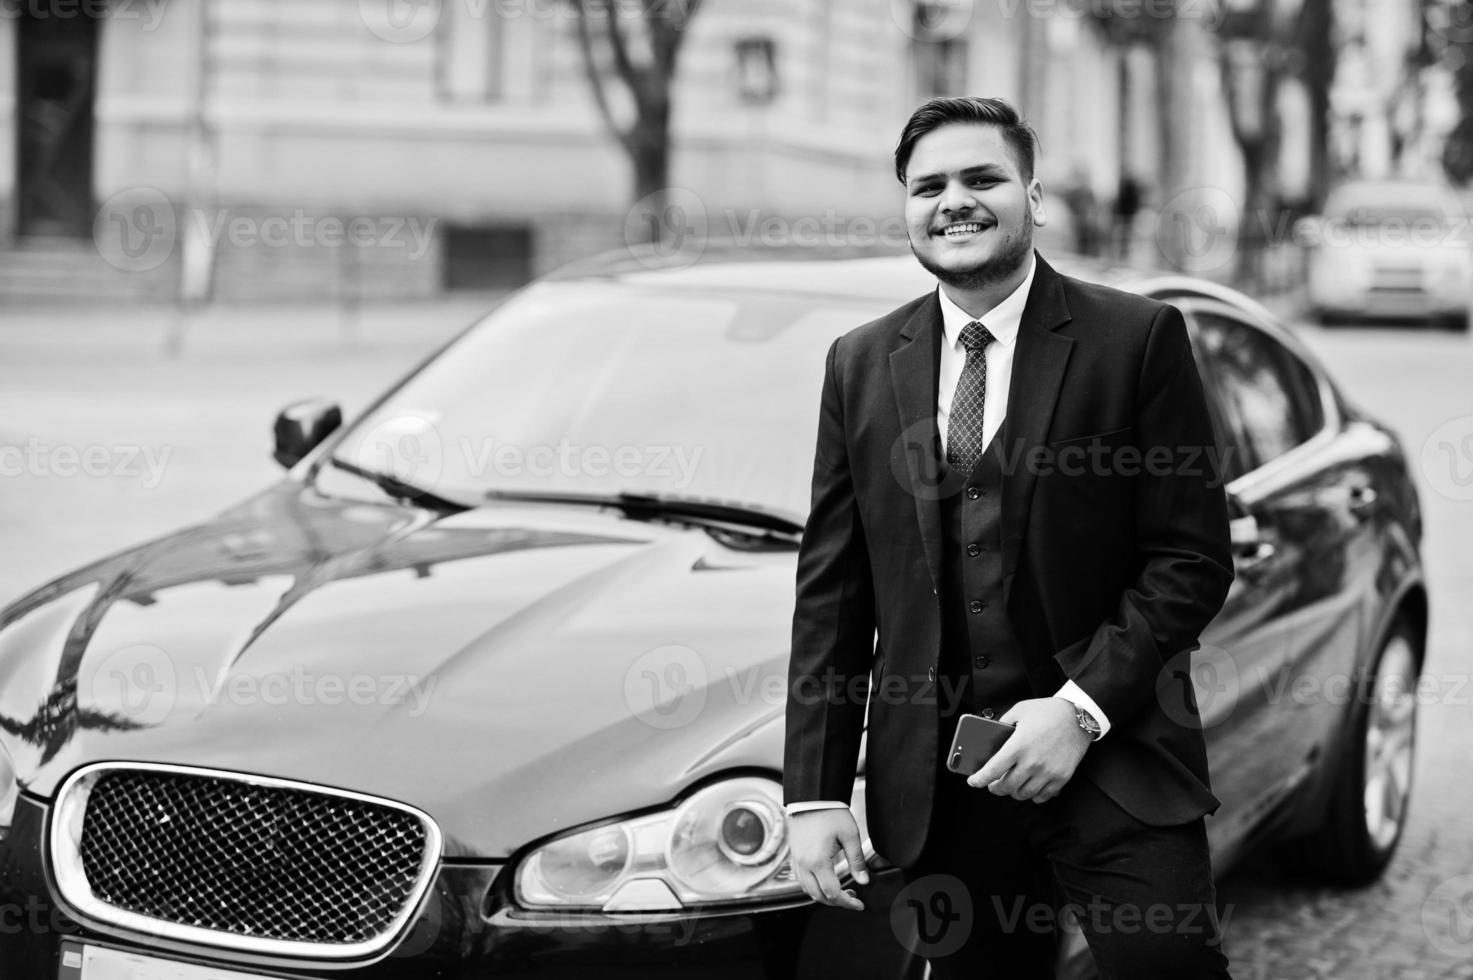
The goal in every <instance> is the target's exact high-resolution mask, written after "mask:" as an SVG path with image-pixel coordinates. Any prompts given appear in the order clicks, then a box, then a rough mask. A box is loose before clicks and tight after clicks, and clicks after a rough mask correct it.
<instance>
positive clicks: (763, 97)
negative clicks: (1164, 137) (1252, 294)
mask: <svg viewBox="0 0 1473 980" xmlns="http://www.w3.org/2000/svg"><path fill="white" fill-rule="evenodd" d="M648 2H653V3H669V4H677V3H681V2H683V0H648ZM614 3H615V7H616V8H618V9H626V10H627V9H633V10H637V8H638V6H639V5H638V4H637V3H625V2H620V0H614ZM1104 6H1105V7H1106V8H1108V6H1109V5H1108V4H1106V5H1104ZM1139 6H1140V5H1139V4H1136V5H1134V9H1137V10H1138V9H1139ZM9 7H10V8H13V9H11V15H10V16H5V17H0V129H4V130H5V131H6V135H5V137H4V138H3V140H0V227H3V228H4V229H5V231H6V232H7V236H6V239H5V240H6V241H7V242H8V243H9V244H8V246H7V250H6V253H5V255H4V256H3V257H0V258H3V260H0V297H3V296H11V297H15V296H22V297H32V298H34V297H35V296H37V295H42V294H46V293H47V292H56V293H61V294H64V295H77V294H79V293H80V294H90V295H101V296H114V297H117V298H128V297H135V298H167V297H172V296H174V295H176V294H177V293H178V292H179V290H180V288H181V283H182V286H183V288H184V290H185V291H186V292H188V293H190V294H192V295H210V296H213V297H217V298H226V299H231V298H258V297H259V298H284V297H352V296H366V297H374V296H396V297H412V296H424V295H431V294H435V293H438V292H440V291H442V290H447V289H462V288H465V289H498V288H504V287H508V286H513V285H517V284H520V283H521V282H524V281H526V280H527V279H528V278H529V277H531V276H533V275H535V274H538V273H541V272H543V271H546V270H547V269H549V268H551V267H554V266H556V265H558V264H561V263H563V262H565V261H568V260H570V259H574V258H578V257H581V256H585V255H588V254H590V253H593V252H596V251H600V250H603V249H605V248H609V247H613V246H617V245H619V244H620V243H622V242H623V241H624V237H623V236H624V225H625V218H626V215H627V214H628V213H629V208H630V205H631V204H632V201H631V200H630V198H631V190H630V188H631V178H630V176H629V172H630V171H629V166H628V164H627V162H626V160H625V158H624V156H623V154H622V152H621V150H620V148H619V147H618V145H617V144H616V142H615V141H614V140H613V139H612V138H611V136H610V135H609V134H608V133H607V132H606V129H605V126H604V124H603V122H602V120H601V118H600V117H599V115H598V113H597V111H596V108H595V105H594V102H593V101H592V99H591V97H590V93H589V88H588V82H587V79H586V78H585V77H584V70H583V65H582V61H581V55H580V52H579V48H578V45H577V41H576V34H575V21H574V19H573V15H572V14H571V10H570V6H569V3H568V0H151V2H150V0H132V2H127V0H112V2H111V3H110V4H107V3H103V2H102V0H97V2H95V3H93V2H88V0H79V2H78V3H59V2H55V0H51V2H47V0H15V2H12V3H11V4H10V5H9ZM1100 7H1101V5H1100V4H1076V3H1065V2H1062V0H1061V2H1058V3H1052V2H1047V0H1017V2H1003V0H999V2H995V3H993V2H989V3H981V2H977V3H971V2H965V0H961V2H958V0H936V2H920V0H781V2H779V0H706V2H705V4H704V5H703V7H702V8H701V9H700V11H699V14H698V16H697V17H696V18H695V20H694V25H693V27H692V29H691V31H690V35H689V37H688V38H687V39H686V41H685V44H684V47H683V49H682V54H681V61H680V73H679V77H678V80H677V88H676V102H675V105H676V110H675V119H674V127H673V128H674V156H673V169H672V183H673V184H674V185H676V186H677V187H678V188H681V190H680V191H679V192H678V197H677V200H678V201H681V202H684V204H685V205H686V206H687V210H690V209H691V208H698V209H699V214H697V215H695V216H694V217H696V218H698V219H699V221H700V222H701V223H702V224H703V225H704V230H705V232H706V234H708V235H711V236H713V237H732V238H736V239H737V240H739V241H740V240H756V241H774V240H777V241H780V240H784V239H785V238H786V239H796V240H799V241H800V242H801V241H806V240H812V239H813V238H814V236H815V235H817V236H821V237H823V238H824V239H835V238H836V239H837V240H838V241H839V242H840V243H843V242H846V241H851V240H858V239H874V238H884V237H886V236H889V237H892V238H894V237H895V236H899V241H900V242H901V243H903V240H904V239H903V230H901V229H900V226H899V225H898V224H897V223H896V219H897V215H898V213H899V210H900V195H899V187H898V185H897V184H896V183H895V178H894V176H893V173H892V167H891V164H890V159H891V151H892V149H893V146H894V142H895V138H896V135H897V134H898V132H899V128H900V126H901V124H902V123H903V121H904V119H905V118H906V116H907V115H908V114H909V112H910V111H911V110H912V109H913V108H914V107H915V105H916V104H917V103H919V102H920V101H922V100H924V99H926V98H928V97H930V96H933V95H938V94H963V93H982V94H992V95H1000V96H1003V97H1007V98H1010V99H1013V100H1015V101H1016V102H1017V103H1018V104H1020V105H1021V106H1022V107H1023V108H1024V110H1025V111H1026V112H1027V113H1028V114H1029V116H1030V117H1031V118H1032V121H1033V122H1034V124H1035V126H1036V127H1037V129H1038V131H1039V134H1040V137H1041V142H1042V151H1043V152H1042V157H1041V160H1040V176H1041V177H1042V179H1043V181H1044V185H1045V188H1046V190H1048V191H1050V192H1052V194H1051V197H1050V207H1051V217H1053V219H1054V220H1053V221H1052V222H1051V224H1050V228H1049V229H1048V232H1049V234H1050V235H1052V236H1054V237H1055V240H1062V241H1067V240H1068V239H1067V238H1066V237H1064V236H1066V235H1067V234H1068V228H1069V225H1070V220H1069V219H1070V215H1069V214H1068V209H1067V208H1066V207H1065V206H1064V201H1063V198H1062V196H1061V193H1060V192H1061V191H1062V190H1063V189H1065V187H1066V186H1067V185H1068V184H1069V183H1070V182H1071V181H1075V182H1077V181H1078V180H1079V179H1081V178H1080V175H1082V179H1083V180H1084V181H1086V182H1087V183H1088V185H1089V188H1090V190H1091V191H1092V194H1093V196H1094V197H1095V198H1096V199H1097V200H1098V201H1099V202H1100V207H1101V208H1102V209H1107V208H1108V206H1109V203H1110V201H1111V200H1112V199H1113V197H1114V195H1115V192H1116V188H1117V187H1118V186H1119V177H1120V175H1121V172H1122V170H1123V169H1129V170H1130V171H1131V172H1132V173H1133V174H1135V175H1136V176H1137V177H1139V178H1140V180H1141V182H1142V184H1143V185H1144V188H1145V196H1146V199H1147V201H1148V203H1149V202H1152V201H1153V199H1158V198H1159V196H1160V194H1161V190H1160V185H1161V181H1162V179H1163V178H1162V175H1161V174H1160V173H1159V172H1158V169H1159V159H1160V157H1161V146H1160V133H1161V132H1162V127H1161V126H1160V125H1159V112H1160V110H1159V105H1160V99H1159V92H1158V88H1159V86H1158V81H1159V78H1158V72H1159V71H1160V69H1159V67H1158V65H1157V63H1156V60H1155V58H1154V56H1153V55H1152V54H1151V52H1150V51H1149V50H1146V49H1144V48H1142V47H1140V46H1138V45H1137V46H1134V47H1129V46H1123V45H1120V44H1118V43H1116V44H1111V43H1109V42H1108V40H1107V31H1106V30H1105V29H1104V26H1103V25H1102V24H1101V22H1100V17H1099V15H1098V12H1097V13H1096V14H1095V15H1093V16H1091V15H1089V14H1087V13H1085V11H1088V10H1096V11H1098V8H1100ZM87 11H92V12H93V13H94V15H93V16H88V15H87ZM636 16H637V14H636ZM1209 29H1210V25H1200V24H1195V25H1191V26H1190V30H1191V31H1192V32H1193V37H1194V38H1195V39H1196V40H1195V41H1194V42H1193V43H1195V44H1197V45H1199V46H1205V45H1206V44H1207V34H1206V32H1207V30H1209ZM1202 50H1208V49H1207V48H1206V47H1202ZM1177 81H1178V83H1179V84H1180V85H1182V86H1185V89H1186V91H1187V95H1186V96H1184V97H1183V99H1182V100H1180V102H1179V105H1180V106H1182V107H1184V108H1182V109H1181V111H1180V112H1179V113H1178V115H1177V118H1176V119H1174V120H1173V121H1172V124H1173V125H1175V126H1177V127H1187V128H1191V129H1192V130H1193V133H1194V137H1195V138H1194V139H1192V140H1189V141H1188V142H1189V144H1190V145H1191V146H1192V147H1193V150H1192V158H1191V159H1190V160H1188V161H1186V163H1185V166H1186V167H1187V173H1188V175H1189V176H1190V177H1191V179H1193V180H1195V181H1196V182H1199V183H1211V184H1213V186H1223V184H1224V182H1229V186H1231V185H1230V181H1231V180H1232V173H1231V163H1230V162H1229V163H1225V162H1224V160H1225V156H1226V155H1225V152H1224V150H1225V147H1226V146H1227V145H1228V144H1227V143H1225V142H1224V141H1225V140H1227V139H1228V135H1227V134H1228V130H1227V129H1226V126H1225V124H1224V122H1223V118H1222V111H1221V108H1220V103H1221V99H1220V93H1219V92H1218V91H1217V88H1216V86H1217V84H1218V83H1217V76H1216V72H1215V69H1214V68H1213V67H1212V66H1211V65H1210V64H1207V65H1204V66H1202V67H1199V68H1193V69H1191V71H1190V72H1188V74H1187V77H1185V78H1182V79H1179V80H1177ZM6 86H9V89H8V90H7V89H6V88H5V87H6ZM615 108H616V110H617V109H618V108H619V107H618V105H617V104H616V106H615ZM1181 176H1182V175H1180V174H1178V175H1176V179H1177V181H1178V182H1179V181H1180V179H1181ZM692 202H694V203H692ZM1157 203H1159V202H1158V201H1157ZM687 217H690V215H687ZM354 229H356V230H357V232H360V233H361V235H358V236H357V237H356V238H355V233H354ZM803 236H807V238H804V237H803ZM355 240H356V241H357V242H358V244H352V241H355ZM1046 240H1047V239H1046ZM1147 258H1148V257H1147Z"/></svg>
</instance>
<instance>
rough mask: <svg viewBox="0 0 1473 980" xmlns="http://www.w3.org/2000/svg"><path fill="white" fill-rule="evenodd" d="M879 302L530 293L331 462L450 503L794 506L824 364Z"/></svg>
mask: <svg viewBox="0 0 1473 980" xmlns="http://www.w3.org/2000/svg"><path fill="white" fill-rule="evenodd" d="M885 309H886V304H885V303H884V302H883V301H874V302H872V303H868V304H857V303H848V302H845V301H842V300H837V299H836V300H834V301H833V302H822V303H815V301H814V300H813V298H812V297H808V296H801V295H786V294H781V293H774V294H771V295H753V294H750V293H722V292H720V291H714V292H708V291H701V292H696V291H688V290H673V289H665V290H656V289H648V288H639V287H631V286H623V285H616V284H607V283H600V282H589V283H584V282H577V283H558V284H548V285H544V286H540V287H537V288H534V289H532V290H529V291H527V292H526V293H524V294H522V295H521V296H520V297H518V298H517V299H515V300H513V301H510V302H508V303H507V304H505V305H503V306H502V307H500V308H498V309H497V310H496V311H495V312H494V313H492V314H491V315H490V316H489V317H488V318H487V319H486V320H485V321H483V322H482V323H481V324H480V325H479V326H478V327H477V328H476V329H474V330H472V331H470V332H469V333H468V334H466V335H465V336H464V337H462V338H461V339H460V340H458V341H457V342H456V343H455V344H453V345H452V346H451V347H450V348H449V349H447V350H446V351H445V352H444V353H443V354H442V355H441V356H439V357H438V358H436V359H435V360H434V361H432V362H431V363H430V364H429V365H428V366H426V367H425V369H424V370H423V371H421V372H420V373H419V374H417V375H416V376H415V377H414V378H412V379H411V380H410V381H409V382H408V383H406V384H405V385H404V386H403V387H402V388H400V389H399V390H398V391H396V392H394V393H393V395H391V396H390V397H389V398H388V399H387V400H386V401H385V402H384V403H383V404H382V405H381V406H379V407H378V408H377V409H375V410H374V411H373V412H371V413H370V414H369V415H367V416H366V417H365V418H364V419H363V421H361V422H360V423H358V424H357V425H355V426H354V428H353V430H352V431H350V432H349V433H348V434H347V435H346V436H345V438H344V441H343V443H342V444H341V445H340V446H339V447H338V449H337V450H336V452H335V455H336V456H337V457H338V458H339V459H342V460H345V461H348V462H351V463H353V464H355V465H357V466H359V467H362V468H364V469H368V470H372V471H375V472H379V473H387V474H390V475H392V476H394V477H395V478H397V479H399V480H401V481H403V482H405V483H408V484H410V485H411V486H416V487H421V488H424V489H428V490H431V491H433V492H436V493H440V494H442V495H443V496H446V497H448V498H450V499H452V500H476V499H479V498H480V497H481V496H482V495H484V494H485V493H486V491H488V490H492V489H499V490H510V491H552V492H575V493H579V492H581V493H600V494H603V493H619V492H631V493H668V494H677V495H681V496H697V497H708V498H716V499H720V500H724V501H735V502H740V503H744V504H752V505H759V506H763V507H767V508H770V509H775V510H780V511H784V512H788V513H792V514H805V513H807V511H808V503H809V494H810V492H811V491H810V487H811V474H812V470H813V440H814V433H815V432H816V431H817V429H818V404H819V392H820V390H821V388H822V385H823V372H824V357H825V355H826V354H827V352H828V348H829V345H830V344H831V343H832V342H833V340H834V338H835V337H837V336H839V335H840V334H843V333H844V332H845V331H847V330H851V329H853V328H854V327H855V325H857V324H860V323H864V322H865V321H866V320H870V319H873V318H874V317H875V316H877V315H879V314H880V313H883V312H884V311H885Z"/></svg>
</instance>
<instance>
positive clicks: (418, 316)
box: [0, 293, 506, 359]
mask: <svg viewBox="0 0 1473 980" xmlns="http://www.w3.org/2000/svg"><path fill="white" fill-rule="evenodd" d="M505 296H506V294H505V293H466V294H454V295H451V296H444V297H437V298H435V299H431V300H400V301H392V302H390V301H378V302H373V303H365V304H363V305H358V306H342V305H338V304H335V303H280V304H276V303H250V304H211V305H208V306H202V307H199V308H196V309H185V308H183V307H180V306H175V305H160V306H132V307H127V308H121V309H109V308H106V307H97V306H77V307H67V306H44V307H43V306H37V307H31V308H27V307H8V308H3V309H0V357H3V358H9V357H12V356H25V357H38V356H39V357H46V356H52V355H54V356H67V357H70V356H83V357H85V356H89V355H96V354H106V355H108V356H113V355H116V354H120V353H127V354H129V355H134V356H141V357H148V356H153V355H157V356H161V357H184V358H191V357H205V358H213V357H218V356H222V355H226V356H231V357H247V358H250V359H257V358H261V357H267V358H269V357H275V356H279V355H280V354H282V353H284V352H285V351H287V350H296V351H299V352H300V351H320V352H328V351H335V350H337V351H341V350H349V349H364V348H384V347H422V346H424V345H425V344H426V343H430V344H436V343H439V342H443V341H444V340H447V339H449V338H450V337H452V336H454V335H455V334H456V332H458V331H459V330H460V329H461V328H463V327H465V326H467V325H468V324H470V323H471V322H473V321H475V320H476V319H478V318H480V317H481V316H482V315H484V314H485V313H486V312H487V311H489V310H491V309H492V308H494V307H495V306H496V305H498V304H499V303H500V302H501V301H502V300H503V299H504V298H505Z"/></svg>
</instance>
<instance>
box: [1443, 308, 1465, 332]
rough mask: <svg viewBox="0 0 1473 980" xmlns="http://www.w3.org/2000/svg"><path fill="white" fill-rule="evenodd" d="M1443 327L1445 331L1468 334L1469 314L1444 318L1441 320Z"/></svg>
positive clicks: (1451, 315) (1450, 315) (1454, 314)
mask: <svg viewBox="0 0 1473 980" xmlns="http://www.w3.org/2000/svg"><path fill="white" fill-rule="evenodd" d="M1441 326H1442V328H1443V329H1444V330H1452V331H1455V332H1457V333H1467V332H1468V314H1467V313H1449V314H1448V315H1447V316H1445V317H1443V318H1442V320H1441Z"/></svg>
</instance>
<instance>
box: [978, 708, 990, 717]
mask: <svg viewBox="0 0 1473 980" xmlns="http://www.w3.org/2000/svg"><path fill="white" fill-rule="evenodd" d="M978 714H980V715H981V716H982V717H983V718H991V717H992V709H991V708H983V709H982V710H981V711H979V712H978Z"/></svg>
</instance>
